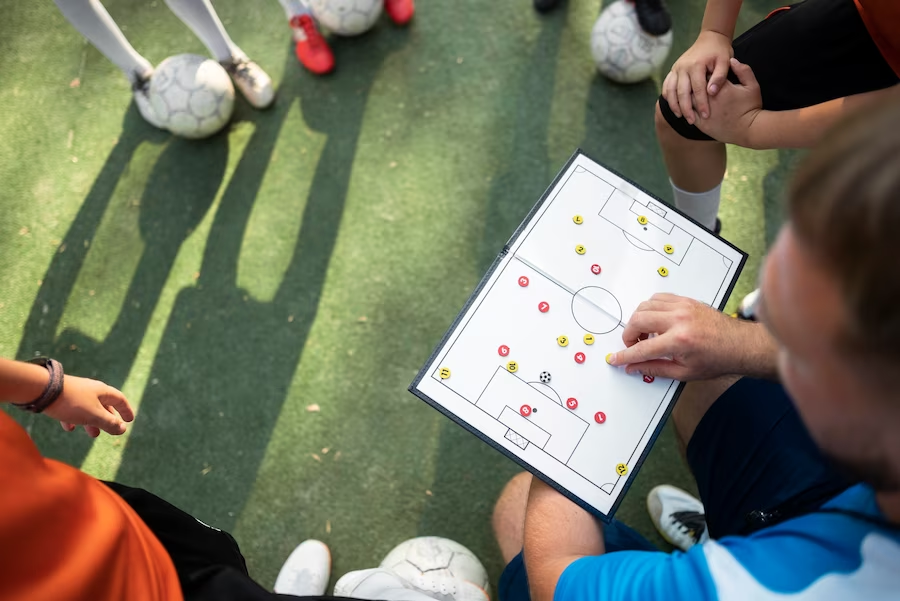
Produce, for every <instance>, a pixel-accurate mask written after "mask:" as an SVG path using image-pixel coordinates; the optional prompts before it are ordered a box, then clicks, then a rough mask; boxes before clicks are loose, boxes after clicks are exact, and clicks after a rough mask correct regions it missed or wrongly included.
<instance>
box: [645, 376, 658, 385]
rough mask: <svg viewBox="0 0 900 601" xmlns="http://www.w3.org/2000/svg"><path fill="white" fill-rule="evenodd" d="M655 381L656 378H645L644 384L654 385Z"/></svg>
mask: <svg viewBox="0 0 900 601" xmlns="http://www.w3.org/2000/svg"><path fill="white" fill-rule="evenodd" d="M655 379H656V378H654V377H653V376H644V382H646V383H647V384H653V380H655Z"/></svg>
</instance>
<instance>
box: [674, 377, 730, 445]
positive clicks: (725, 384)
mask: <svg viewBox="0 0 900 601" xmlns="http://www.w3.org/2000/svg"><path fill="white" fill-rule="evenodd" d="M738 380H740V377H738V376H722V377H721V378H716V379H714V380H703V381H700V382H690V383H688V384H686V385H685V387H684V390H683V391H682V392H681V396H680V397H678V402H677V403H676V404H675V408H674V409H672V423H673V424H674V425H675V434H676V438H677V439H678V448H679V450H680V451H681V456H682V457H685V458H686V454H687V446H688V443H690V441H691V438H692V437H693V436H694V430H696V429H697V425H698V424H699V423H700V420H701V419H703V416H704V415H706V412H707V410H708V409H709V408H710V407H712V404H713V403H715V402H716V399H718V398H719V397H720V396H722V394H723V393H724V392H725V391H726V390H728V389H729V388H731V386H732V385H733V384H734V383H735V382H737V381H738Z"/></svg>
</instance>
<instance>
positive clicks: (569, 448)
mask: <svg viewBox="0 0 900 601" xmlns="http://www.w3.org/2000/svg"><path fill="white" fill-rule="evenodd" d="M510 405H513V406H515V407H519V406H521V405H528V406H529V407H531V410H532V413H531V415H530V416H529V417H527V418H526V417H524V416H522V415H520V414H519V413H517V412H516V409H510ZM475 406H476V407H478V408H479V409H481V410H482V411H484V412H485V413H487V414H488V415H490V416H491V417H493V418H494V419H496V420H497V421H499V422H500V423H502V424H503V425H505V426H506V427H508V428H510V429H512V430H514V431H515V432H516V434H518V435H519V436H521V437H523V438H525V439H527V440H528V441H529V442H531V443H532V444H534V445H535V446H537V447H538V448H540V449H542V450H543V451H544V452H545V453H547V454H548V455H550V456H551V457H553V458H554V459H556V460H557V461H559V462H561V463H563V464H565V463H567V462H568V461H569V459H570V458H571V456H572V454H573V453H574V452H575V449H576V448H577V447H578V444H579V443H580V442H581V439H582V437H583V436H584V433H585V432H587V429H588V427H589V426H590V424H588V422H586V421H585V420H583V419H582V418H580V417H579V416H578V415H576V414H575V413H573V412H572V411H570V410H569V409H566V408H565V407H562V406H560V405H558V404H556V402H555V401H553V400H552V399H549V398H547V396H546V395H544V394H543V393H541V392H539V391H538V390H535V388H534V387H532V386H531V385H530V384H528V383H527V382H525V381H524V380H522V379H521V378H519V377H518V376H516V375H514V374H511V373H509V372H508V371H506V370H505V369H503V368H502V367H498V368H497V371H495V372H494V375H493V376H492V377H491V381H490V382H489V383H488V385H487V388H485V389H484V392H482V393H481V396H480V397H478V400H477V401H476V402H475ZM525 426H534V429H528V431H523V430H525V429H526V428H525ZM541 432H543V434H541ZM545 435H546V437H547V439H546V440H544V436H545ZM529 436H532V437H533V438H534V440H532V438H529ZM542 443H543V444H542Z"/></svg>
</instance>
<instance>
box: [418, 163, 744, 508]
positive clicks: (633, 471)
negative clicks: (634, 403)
mask: <svg viewBox="0 0 900 601" xmlns="http://www.w3.org/2000/svg"><path fill="white" fill-rule="evenodd" d="M581 156H583V157H585V158H586V159H588V160H590V161H593V162H594V163H596V164H598V165H600V166H601V167H603V168H604V169H606V170H607V171H609V172H610V173H612V174H614V175H616V176H618V177H619V178H621V179H622V180H624V181H626V182H628V183H629V184H631V185H632V186H634V187H635V188H637V189H638V190H640V191H642V192H643V193H644V194H646V195H647V196H649V197H650V198H652V199H653V200H655V201H657V202H659V203H662V204H663V205H664V206H665V207H666V208H667V209H668V210H672V211H675V213H677V214H678V215H681V216H682V217H684V218H685V219H687V220H688V221H690V222H691V223H693V224H694V225H697V226H699V227H701V228H704V226H702V225H700V223H698V222H697V221H696V220H695V219H693V218H691V217H690V216H688V215H685V214H684V213H683V212H681V211H680V210H678V209H677V208H676V207H674V206H672V205H670V204H668V203H666V202H664V201H663V200H662V199H661V198H659V197H657V196H656V195H654V194H652V193H651V192H649V191H648V190H646V189H645V188H643V187H642V186H640V185H639V184H637V183H635V182H633V181H632V180H630V179H628V178H627V177H625V176H624V175H622V174H621V173H619V172H618V171H616V170H615V169H611V168H610V167H607V166H606V165H604V164H603V163H601V162H600V161H597V160H595V159H593V158H592V157H590V156H589V155H588V154H587V153H585V152H584V151H583V150H581V148H577V149H575V152H574V153H572V156H571V157H569V160H568V161H566V164H565V165H563V166H562V167H561V168H560V170H559V173H557V174H556V177H554V178H553V181H552V182H550V185H549V186H548V187H547V189H546V190H544V193H543V194H542V195H541V197H540V198H539V199H538V201H537V202H536V203H535V204H534V206H533V207H532V208H531V210H530V211H529V212H528V214H527V215H526V216H525V218H524V219H523V220H522V223H520V224H519V227H518V228H516V231H515V232H513V234H512V236H510V238H509V240H507V242H506V244H505V245H504V246H503V249H502V250H501V251H500V254H498V255H497V258H496V259H494V262H493V263H491V266H490V267H489V268H488V270H487V272H486V273H485V274H484V277H483V278H481V281H480V282H479V283H478V285H477V286H476V287H475V290H474V291H473V292H472V294H471V295H469V298H468V300H467V301H466V304H465V305H464V306H463V308H462V309H460V311H459V313H458V314H457V316H456V318H455V319H454V320H453V323H451V324H450V326H449V327H448V328H447V331H446V332H445V333H444V336H443V337H442V338H441V340H440V342H439V343H438V344H437V346H436V347H435V349H434V350H433V351H432V352H431V355H430V356H429V357H428V360H427V361H426V362H425V364H424V365H423V366H422V368H421V369H420V370H419V373H418V374H417V375H416V378H415V379H414V380H413V381H412V383H411V384H410V385H409V388H408V390H409V392H411V393H412V394H414V395H415V396H417V397H419V398H420V399H421V400H423V401H425V402H426V403H428V404H429V405H431V406H432V407H433V408H434V409H436V410H438V411H439V412H441V413H442V414H443V415H445V416H446V417H448V418H450V419H451V420H452V421H454V422H456V423H457V424H458V425H460V426H462V427H463V428H465V429H466V430H468V431H469V432H470V433H472V434H474V435H475V436H477V437H478V438H479V439H481V440H482V441H484V442H486V443H487V444H488V445H490V446H491V447H493V448H494V449H496V450H497V451H499V452H500V453H502V454H503V455H505V456H506V457H508V458H510V459H512V460H513V461H514V462H516V463H517V464H519V466H521V467H522V468H524V469H525V470H527V471H529V472H531V473H532V474H534V475H535V476H537V477H538V478H540V479H541V480H542V481H543V482H545V483H546V484H548V485H549V486H552V487H553V488H554V489H556V490H557V491H558V492H559V493H560V494H562V495H563V496H565V497H567V498H568V499H570V500H571V501H572V502H574V503H575V504H577V505H578V506H579V507H582V508H583V509H584V510H586V511H587V512H588V513H590V514H592V515H594V516H596V517H598V518H599V519H600V520H602V521H603V522H605V523H609V522H610V521H611V520H612V519H613V516H614V515H615V513H616V511H617V510H618V509H619V505H620V504H621V503H622V500H623V499H624V498H625V495H626V494H627V493H628V489H629V488H631V485H632V483H633V482H634V479H635V478H636V477H637V474H638V472H640V469H641V467H642V466H643V464H644V461H645V460H646V459H647V456H648V455H649V454H650V450H651V449H652V448H653V445H654V444H656V439H657V438H658V437H659V435H660V433H661V432H662V429H663V428H664V427H665V425H666V422H667V421H668V419H669V415H670V414H671V413H672V409H673V408H674V407H675V403H677V402H678V398H679V397H680V396H681V393H682V391H683V390H684V386H685V383H684V382H679V383H678V387H677V388H676V389H675V393H674V395H673V396H672V401H671V402H670V403H669V405H668V406H667V407H666V410H665V413H664V414H663V416H662V418H661V419H660V420H659V423H658V424H657V426H656V429H655V430H654V431H653V434H652V435H651V436H650V440H649V441H648V442H647V444H646V445H645V447H644V450H643V451H642V452H641V455H640V457H639V458H638V460H637V461H636V462H635V464H634V465H633V466H630V467H629V470H628V475H627V479H626V481H625V484H624V488H623V489H622V492H621V493H620V494H619V496H618V498H617V499H616V501H615V503H613V505H612V507H611V508H610V510H609V513H603V512H601V511H599V510H598V509H597V508H596V507H594V506H593V505H591V504H589V503H587V502H586V501H584V500H582V499H581V498H579V497H578V496H576V495H575V494H573V493H572V492H570V491H569V490H568V489H566V488H565V487H563V486H562V485H561V484H559V483H558V482H556V480H554V479H553V478H550V477H549V476H547V475H546V474H544V473H543V472H541V471H540V470H538V469H536V468H535V467H534V466H532V465H531V464H530V463H528V462H527V461H525V460H524V459H522V458H521V457H518V456H517V455H515V454H514V453H513V452H511V451H509V450H507V449H506V448H504V447H503V446H501V445H500V444H498V443H497V442H496V441H494V440H493V439H491V438H489V437H487V436H485V435H484V434H483V433H482V432H481V431H480V430H479V429H478V428H476V427H475V426H473V425H471V424H469V423H468V422H466V421H465V420H463V419H462V418H460V417H459V416H457V415H456V414H455V413H453V412H452V411H450V410H448V409H447V408H446V407H444V406H443V405H441V404H440V403H438V402H437V401H435V400H434V399H432V398H431V397H429V396H428V395H427V394H425V393H424V392H422V391H420V390H418V386H419V383H420V382H421V381H422V379H423V378H425V377H426V376H427V375H428V368H429V366H431V364H432V363H433V362H434V360H435V359H436V358H437V356H438V354H439V353H440V351H441V349H443V348H444V347H445V346H446V344H447V341H448V340H449V339H450V336H451V335H452V334H453V332H454V331H456V329H457V327H458V326H459V324H460V322H461V321H462V320H463V318H464V317H465V315H466V313H468V311H469V309H470V308H471V306H472V304H473V303H475V301H476V300H477V298H478V296H479V295H480V294H481V291H482V290H483V289H484V287H485V286H486V285H487V283H488V282H489V281H490V279H491V277H492V276H493V275H494V272H495V271H496V270H497V267H498V266H499V265H500V263H501V262H502V261H503V259H504V258H505V257H506V255H507V254H509V251H510V248H511V247H512V246H513V244H515V242H516V240H518V238H519V236H521V235H522V232H523V231H525V228H526V227H528V224H529V223H530V222H531V220H532V219H533V218H534V216H535V215H536V214H537V213H538V211H539V210H540V209H541V207H542V206H543V205H544V203H545V202H546V201H547V199H548V198H549V197H550V193H551V192H552V191H553V189H554V188H555V187H556V185H557V184H558V183H559V182H560V180H561V179H562V177H563V176H564V175H565V174H566V172H567V171H568V170H569V167H571V166H572V163H574V162H575V161H576V160H577V159H578V158H579V157H581ZM704 229H705V228H704ZM710 234H712V235H713V236H714V237H716V238H717V239H719V240H720V241H722V242H724V243H725V244H726V245H728V246H729V247H731V248H732V249H733V250H735V251H737V252H738V253H740V255H741V261H740V263H739V264H738V266H737V271H736V272H735V275H734V279H732V281H731V282H730V283H729V284H728V288H727V290H726V292H725V295H724V296H723V297H722V301H721V303H719V306H718V307H716V309H718V310H719V311H723V310H724V309H725V305H726V304H727V303H728V300H729V298H730V297H731V293H732V292H733V291H734V286H735V284H737V281H738V279H739V278H740V276H741V272H742V271H743V269H744V265H745V264H746V263H747V257H748V255H747V253H745V252H744V251H742V250H741V249H740V248H738V247H737V246H735V245H734V244H732V243H731V242H729V241H728V240H725V239H724V238H722V237H721V236H719V235H718V234H716V233H714V232H710Z"/></svg>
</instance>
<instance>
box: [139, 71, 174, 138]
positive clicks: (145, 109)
mask: <svg viewBox="0 0 900 601" xmlns="http://www.w3.org/2000/svg"><path fill="white" fill-rule="evenodd" d="M151 77H153V74H152V73H151V74H150V75H147V76H144V77H140V76H139V77H137V78H136V79H135V81H134V83H133V84H132V85H131V89H132V91H133V92H134V104H135V106H136V107H137V110H138V112H139V113H140V114H141V117H143V118H144V121H146V122H147V123H149V124H150V125H152V126H153V127H156V128H159V129H166V126H165V125H163V120H162V119H160V118H159V116H158V115H157V114H156V111H154V110H153V105H152V104H150V78H151Z"/></svg>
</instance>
